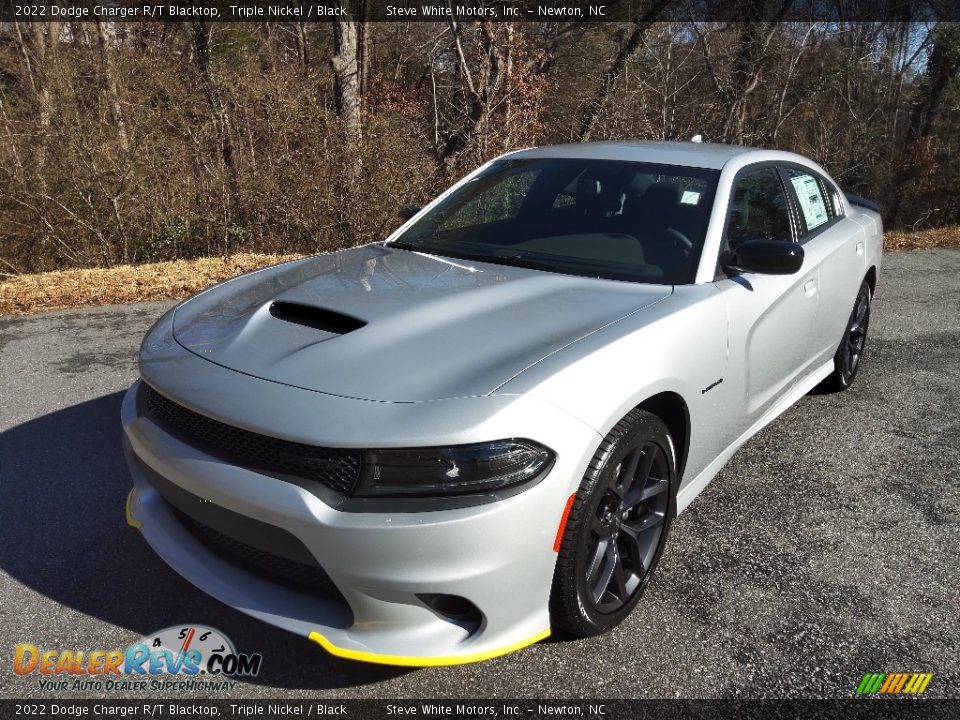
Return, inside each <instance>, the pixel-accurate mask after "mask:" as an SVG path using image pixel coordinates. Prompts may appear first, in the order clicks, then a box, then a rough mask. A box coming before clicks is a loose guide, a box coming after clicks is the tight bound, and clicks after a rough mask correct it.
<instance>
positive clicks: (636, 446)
mask: <svg viewBox="0 0 960 720" xmlns="http://www.w3.org/2000/svg"><path fill="white" fill-rule="evenodd" d="M676 466H677V460H676V454H675V452H674V446H673V442H672V440H671V438H670V434H669V432H668V431H667V428H666V426H665V425H664V424H663V422H662V421H661V420H660V419H659V418H658V417H656V416H655V415H652V414H650V413H648V412H646V411H643V410H633V411H631V412H630V413H629V414H628V415H627V416H626V417H624V418H623V419H622V420H621V421H620V422H619V423H617V425H616V427H614V428H613V430H611V431H610V433H609V434H608V435H607V437H606V438H605V439H604V440H603V442H602V443H601V444H600V447H599V449H598V450H597V452H596V454H595V455H594V457H593V460H592V461H591V463H590V466H589V468H588V469H587V473H586V475H585V476H584V478H583V482H582V483H581V484H580V489H579V490H578V491H577V493H576V496H575V499H574V502H573V505H572V507H571V510H570V514H569V516H568V518H567V525H566V528H565V530H564V533H563V538H562V542H561V545H560V552H559V556H558V558H557V567H556V570H555V572H554V578H553V590H552V593H551V597H550V613H551V620H552V623H553V625H554V627H556V628H558V629H561V630H564V631H566V632H567V633H569V634H571V635H574V636H576V637H589V636H592V635H599V634H601V633H604V632H607V631H608V630H610V629H612V628H614V627H616V626H617V625H619V624H620V623H621V622H622V621H623V620H624V619H625V618H626V617H627V615H629V614H630V612H631V611H632V610H633V608H634V607H635V606H636V604H637V602H638V601H639V600H640V598H641V597H642V596H643V593H644V592H645V591H646V588H647V585H648V584H649V582H650V577H651V575H652V574H653V571H654V569H655V568H656V566H657V564H658V563H659V561H660V556H661V554H662V553H663V548H664V545H665V543H666V539H667V535H668V533H669V531H670V525H671V523H672V521H673V516H674V515H675V513H676V483H677V472H676Z"/></svg>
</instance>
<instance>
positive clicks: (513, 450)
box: [354, 439, 554, 497]
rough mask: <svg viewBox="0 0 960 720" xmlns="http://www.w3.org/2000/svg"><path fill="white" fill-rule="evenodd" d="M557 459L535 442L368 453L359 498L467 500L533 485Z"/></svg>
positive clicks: (520, 441)
mask: <svg viewBox="0 0 960 720" xmlns="http://www.w3.org/2000/svg"><path fill="white" fill-rule="evenodd" d="M553 459H554V455H553V453H552V452H551V451H550V450H548V449H547V448H545V447H543V445H539V444H537V443H535V442H533V441H532V440H518V439H510V440H496V441H494V442H488V443H477V444H474V445H453V446H450V447H430V448H409V449H397V450H394V449H385V450H368V451H366V453H364V458H363V473H362V476H361V478H360V482H359V483H358V484H357V488H356V491H355V492H354V495H358V496H361V497H371V496H377V497H384V496H397V495H420V496H424V495H462V494H464V493H477V492H485V491H490V490H500V489H502V488H508V487H511V486H513V485H519V484H521V483H524V482H526V481H528V480H533V479H534V478H535V477H537V476H538V475H539V474H540V473H541V472H543V471H544V470H546V469H547V467H549V465H550V464H551V463H552V462H553Z"/></svg>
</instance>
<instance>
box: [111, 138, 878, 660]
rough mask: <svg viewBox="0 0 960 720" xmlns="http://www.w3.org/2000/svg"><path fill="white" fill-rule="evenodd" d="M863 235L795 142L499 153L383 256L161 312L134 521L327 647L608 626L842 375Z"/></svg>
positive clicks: (378, 646)
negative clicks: (788, 422) (732, 474)
mask: <svg viewBox="0 0 960 720" xmlns="http://www.w3.org/2000/svg"><path fill="white" fill-rule="evenodd" d="M881 236H882V228H881V222H880V218H879V216H878V214H877V212H876V207H875V206H872V204H871V203H869V201H864V200H861V199H859V198H855V197H852V196H851V197H848V196H846V195H844V194H843V193H841V192H840V190H839V189H838V188H837V186H836V184H835V183H834V182H833V180H831V179H830V177H829V176H828V175H827V173H826V172H824V170H823V169H822V168H821V167H819V166H818V165H816V164H815V163H813V162H811V161H809V160H807V159H805V158H803V157H800V156H797V155H793V154H790V153H785V152H775V151H763V150H755V149H751V148H743V147H730V146H724V145H707V144H698V143H596V144H584V145H570V146H558V147H547V148H537V149H531V150H524V151H519V152H514V153H510V154H508V155H504V156H502V157H500V158H498V159H496V160H494V161H492V162H490V163H488V164H486V165H484V166H483V167H482V168H480V169H479V170H477V171H475V172H474V173H472V174H471V175H469V176H468V177H466V178H465V179H463V180H462V181H460V182H459V183H457V184H456V185H455V186H453V187H452V188H450V189H449V190H448V191H446V192H445V193H444V194H443V195H441V196H440V197H439V198H437V199H436V200H435V201H434V202H432V203H431V204H430V205H428V206H427V207H425V208H423V209H422V210H419V211H415V213H414V214H413V217H411V218H410V219H409V220H408V221H407V222H406V223H405V224H404V225H403V226H402V227H401V228H400V229H399V230H397V231H396V232H395V233H394V234H393V235H392V236H391V237H390V238H389V239H388V240H386V241H385V242H378V243H373V244H369V245H365V246H362V247H355V248H351V249H348V250H341V251H338V252H333V253H329V254H325V255H319V256H316V257H310V258H304V259H302V260H296V261H293V262H288V263H285V264H282V265H277V266H275V267H270V268H267V269H264V270H259V271H257V272H253V273H249V274H247V275H243V276H241V277H238V278H234V279H232V280H228V281H227V282H224V283H221V284H219V285H216V286H214V287H212V288H210V289H208V290H206V291H204V292H201V293H200V294H198V295H195V296H194V297H192V298H190V299H188V300H186V301H185V302H183V303H181V304H180V305H178V306H177V307H176V308H174V309H173V310H171V311H170V312H168V313H167V314H166V315H164V316H163V317H162V318H161V319H160V320H159V321H158V322H157V323H156V325H155V326H154V327H153V328H152V329H151V330H150V331H149V333H148V334H147V336H146V338H145V340H144V342H143V346H142V348H141V351H140V374H141V376H142V380H140V381H138V382H137V383H135V384H134V386H133V387H132V388H130V391H129V392H128V393H127V395H126V398H125V399H124V402H123V410H122V420H123V426H124V430H125V447H126V454H127V460H128V464H129V467H130V471H131V474H132V476H133V481H134V490H133V491H132V492H131V494H130V496H129V498H128V500H127V519H128V522H129V523H130V524H131V525H133V526H134V527H137V528H139V529H140V531H141V533H142V534H143V537H144V538H146V540H147V542H148V543H149V544H150V545H151V546H152V547H153V549H154V550H155V551H156V552H157V553H158V554H159V555H160V556H161V557H162V558H163V559H164V560H165V561H166V562H167V563H168V564H169V565H170V566H171V567H173V568H174V569H175V570H176V571H177V572H179V573H180V574H181V575H183V576H184V577H185V578H186V579H187V580H189V581H190V582H192V583H193V584H194V585H196V586H197V587H199V588H201V589H202V590H204V591H206V592H207V593H209V594H211V595H213V596H215V597H217V598H219V599H220V600H221V601H223V602H224V603H226V604H228V605H230V606H232V607H234V608H237V609H238V610H241V611H242V612H245V613H248V614H249V615H252V616H254V617H256V618H259V619H261V620H264V621H266V622H268V623H271V624H273V625H276V626H278V627H281V628H285V629H287V630H290V631H292V632H294V633H299V634H301V635H302V636H305V637H309V638H312V639H313V640H315V641H317V642H318V643H320V644H321V645H322V646H323V647H324V648H326V649H327V650H328V651H330V652H331V653H333V654H335V655H339V656H341V657H347V658H353V659H358V660H367V661H371V662H381V663H389V664H397V665H437V664H454V663H462V662H471V661H475V660H481V659H484V658H489V657H494V656H496V655H501V654H504V653H507V652H510V651H512V650H516V649H518V648H520V647H523V646H525V645H528V644H530V643H532V642H535V641H537V640H539V639H542V638H544V637H545V636H547V635H548V634H549V633H550V629H551V628H556V629H562V630H563V631H565V632H566V633H569V634H573V635H576V636H588V635H594V634H597V633H601V632H604V631H606V630H609V629H611V628H613V627H614V626H615V625H617V624H618V623H619V622H621V621H622V620H623V619H624V618H625V617H626V616H627V614H628V613H629V612H630V611H631V609H632V608H633V607H634V605H635V604H636V603H637V600H638V599H639V598H640V596H641V595H642V594H643V591H644V589H645V588H646V586H647V583H648V582H649V580H650V576H651V573H652V572H653V571H654V568H655V567H656V565H657V562H658V559H659V557H660V555H661V552H662V550H663V547H664V542H665V540H666V538H667V534H668V532H669V530H670V525H671V521H672V519H673V518H674V516H675V515H676V514H677V513H678V512H681V511H682V510H683V509H684V508H685V507H686V506H687V505H688V504H689V503H690V501H691V500H693V498H694V497H696V495H697V494H698V493H700V492H701V491H702V490H703V489H704V487H705V486H706V484H707V483H708V482H709V481H710V479H711V478H712V477H714V475H716V473H717V472H718V471H719V469H720V468H721V467H722V466H723V464H724V463H725V462H726V461H727V460H728V459H729V458H730V456H731V455H732V454H733V453H734V452H735V451H736V450H737V448H738V447H739V446H740V445H742V444H743V443H744V442H745V441H746V440H747V439H749V438H750V437H751V436H752V435H754V434H755V433H757V432H758V431H759V430H760V429H761V428H762V427H764V426H765V425H767V424H768V423H769V422H770V421H771V420H773V419H774V418H775V417H777V415H779V414H780V413H782V412H783V411H784V410H785V409H786V408H788V407H789V406H790V405H791V404H792V403H794V402H796V401H797V400H798V399H799V398H801V397H802V396H803V395H804V394H805V393H806V392H808V391H809V390H810V389H811V388H813V387H814V386H816V385H818V384H820V383H824V384H827V385H830V386H832V388H834V389H837V390H842V389H844V388H846V387H848V386H849V385H850V383H851V382H853V380H854V378H855V376H856V374H857V369H858V367H859V365H860V358H861V354H862V353H863V349H864V341H865V338H866V333H867V325H868V321H869V316H870V302H871V298H872V295H873V290H874V287H875V285H876V281H877V272H878V270H879V267H880V254H881Z"/></svg>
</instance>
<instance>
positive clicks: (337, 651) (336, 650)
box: [309, 628, 550, 667]
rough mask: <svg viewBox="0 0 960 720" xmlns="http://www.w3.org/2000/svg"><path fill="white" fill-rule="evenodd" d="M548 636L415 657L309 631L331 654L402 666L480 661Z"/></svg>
mask: <svg viewBox="0 0 960 720" xmlns="http://www.w3.org/2000/svg"><path fill="white" fill-rule="evenodd" d="M549 636H550V628H547V629H546V630H542V631H540V632H538V633H537V634H536V635H533V636H532V637H528V638H526V639H525V640H521V641H520V642H516V643H513V644H512V645H507V646H505V647H501V648H496V649H494V650H487V651H485V652H478V653H471V654H467V655H450V656H447V657H415V656H410V655H382V654H380V653H372V652H366V651H364V650H351V649H349V648H342V647H337V646H336V645H334V644H333V643H332V642H330V641H329V640H327V638H325V637H324V636H323V635H321V634H320V633H318V632H317V631H313V632H312V633H310V635H309V638H310V639H311V640H313V641H314V642H315V643H319V644H320V645H321V646H322V647H323V649H324V650H326V651H327V652H328V653H330V654H331V655H336V656H337V657H340V658H345V659H347V660H359V661H360V662H368V663H376V664H378V665H399V666H402V667H442V666H445V665H466V664H467V663H475V662H480V661H482V660H489V659H491V658H495V657H500V656H501V655H508V654H509V653H512V652H516V651H517V650H520V649H522V648H525V647H527V646H528V645H533V644H534V643H535V642H540V641H541V640H543V639H544V638H547V637H549Z"/></svg>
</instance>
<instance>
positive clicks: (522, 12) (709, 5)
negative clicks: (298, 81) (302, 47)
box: [0, 0, 960, 23]
mask: <svg viewBox="0 0 960 720" xmlns="http://www.w3.org/2000/svg"><path fill="white" fill-rule="evenodd" d="M0 20H4V21H11V20H16V21H20V22H58V21H60V22H63V21H71V22H76V21H81V22H83V21H86V22H94V21H104V22H110V21H127V22H129V21H134V22H144V21H146V22H151V21H153V22H156V21H160V22H192V21H197V20H199V21H203V22H254V23H257V22H330V21H332V20H356V21H372V22H449V21H450V20H457V21H461V22H470V21H481V20H486V21H493V22H498V21H510V22H571V21H573V22H644V21H661V22H666V21H677V22H688V21H691V20H694V21H703V22H709V21H725V22H737V21H755V22H760V21H767V22H769V21H777V22H811V21H817V22H863V21H893V20H898V21H913V22H934V21H937V20H949V21H957V20H960V3H957V2H956V0H449V1H447V0H274V1H272V2H266V1H264V0H255V1H254V0H194V1H193V2H183V1H182V0H172V1H167V2H164V1H162V0H35V1H33V2H31V1H30V0H0Z"/></svg>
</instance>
